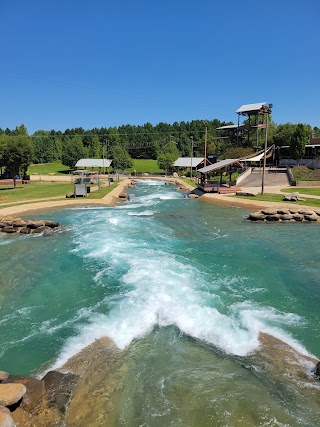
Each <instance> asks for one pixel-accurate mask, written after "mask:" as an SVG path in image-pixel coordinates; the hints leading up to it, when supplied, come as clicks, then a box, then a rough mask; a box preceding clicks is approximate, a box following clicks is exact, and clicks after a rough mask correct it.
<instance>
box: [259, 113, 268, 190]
mask: <svg viewBox="0 0 320 427" xmlns="http://www.w3.org/2000/svg"><path fill="white" fill-rule="evenodd" d="M266 116H267V117H266V139H265V141H264V158H263V171H262V182H261V194H263V192H264V178H265V172H266V162H267V159H266V157H267V146H268V122H269V113H266Z"/></svg>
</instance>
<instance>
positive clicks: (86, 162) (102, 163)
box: [76, 159, 112, 168]
mask: <svg viewBox="0 0 320 427" xmlns="http://www.w3.org/2000/svg"><path fill="white" fill-rule="evenodd" d="M111 162H112V160H109V159H80V160H78V161H77V163H76V168H91V167H94V168H108V167H109V166H110V165H111Z"/></svg>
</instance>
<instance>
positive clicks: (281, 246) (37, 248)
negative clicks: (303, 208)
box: [0, 181, 320, 426]
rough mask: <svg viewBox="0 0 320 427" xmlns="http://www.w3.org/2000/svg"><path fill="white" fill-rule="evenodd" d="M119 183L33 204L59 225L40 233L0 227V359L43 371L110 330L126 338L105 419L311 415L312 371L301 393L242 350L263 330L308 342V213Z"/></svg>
mask: <svg viewBox="0 0 320 427" xmlns="http://www.w3.org/2000/svg"><path fill="white" fill-rule="evenodd" d="M131 192H132V193H133V194H134V195H135V199H134V200H133V201H131V202H126V203H121V204H119V205H117V206H116V207H113V208H104V207H103V208H75V209H66V210H60V211H53V212H50V213H47V214H45V215H44V214H42V217H46V218H48V219H54V220H57V221H59V222H61V223H62V224H64V226H65V229H64V230H63V231H62V232H59V233H55V234H54V235H53V236H52V237H44V236H21V237H20V236H19V237H17V236H15V237H12V236H11V237H10V236H2V237H1V238H0V251H1V276H0V304H1V319H0V340H1V346H0V357H1V366H0V369H2V370H7V371H9V372H11V373H13V374H25V373H37V372H42V371H44V370H46V369H49V368H52V367H58V366H61V365H62V364H63V363H64V362H65V361H66V360H67V359H68V358H69V357H70V356H72V355H74V354H76V353H77V352H79V351H80V350H81V349H83V348H84V347H85V346H86V345H88V344H90V343H91V342H93V341H94V340H95V339H96V338H99V337H102V336H108V337H111V338H112V339H113V340H114V342H115V343H116V344H117V346H118V347H119V348H120V349H128V351H129V358H128V359H127V361H126V369H125V372H126V374H125V375H124V376H123V378H122V380H121V381H120V385H119V387H118V389H117V392H116V393H115V395H114V397H113V398H112V399H111V402H110V408H112V411H114V413H115V415H114V419H115V420H117V421H115V422H114V423H113V424H114V425H130V426H135V425H137V426H138V425H144V426H149V425H150V426H151V425H152V426H153V425H154V426H158V425H159V426H166V425H184V426H186V425H187V426H202V425H217V426H220V425H221V426H227V425H230V426H232V425H243V426H247V425H252V426H258V425H268V426H273V425H279V426H280V425H290V426H291V425H306V426H307V425H308V426H312V425H315V426H316V425H319V424H320V419H319V418H317V417H319V415H317V412H318V411H317V410H316V408H318V406H317V404H318V403H319V401H318V400H317V399H316V398H314V393H316V396H318V395H319V393H320V390H319V387H317V384H314V385H313V384H312V385H311V386H310V385H308V386H304V385H303V384H302V385H301V384H300V385H299V387H300V386H301V389H306V388H309V389H312V390H313V392H312V393H313V394H312V395H311V396H304V397H302V395H299V393H301V389H297V385H296V383H295V385H293V384H291V383H287V382H286V379H284V378H273V377H272V376H271V374H270V372H265V371H261V370H259V369H258V368H257V366H258V365H259V362H253V360H252V359H250V355H251V354H253V353H254V351H255V350H256V349H257V348H258V346H259V341H258V335H259V332H266V333H268V334H270V335H271V336H273V337H276V338H279V339H281V340H282V341H283V342H285V343H288V344H289V345H290V346H292V347H293V348H294V349H295V350H297V351H299V352H300V353H303V354H310V355H315V356H316V357H319V356H320V340H319V337H320V333H319V332H320V326H319V304H320V284H319V277H320V275H319V273H320V271H319V270H320V266H319V263H318V259H317V258H318V256H317V255H318V254H319V250H318V241H319V237H320V227H319V226H316V225H312V224H252V223H248V222H247V221H246V220H245V218H246V216H247V212H246V211H244V210H241V209H237V208H225V207H221V206H217V205H215V204H211V203H206V202H203V201H199V200H187V199H185V198H184V197H183V195H182V194H181V193H179V192H178V191H176V189H175V187H173V186H168V185H165V184H164V183H162V182H155V181H145V182H139V184H138V186H137V188H135V189H132V191H131ZM36 217H39V215H37V216H36ZM310 369H311V366H306V372H307V371H308V370H310ZM300 383H301V381H300ZM314 390H315V391H314ZM299 396H300V397H299ZM299 399H300V400H299ZM297 400H299V402H300V403H299V404H298V403H297ZM293 402H295V403H294V404H293ZM306 402H307V403H306ZM110 408H109V410H111V409H110ZM97 425H99V424H97Z"/></svg>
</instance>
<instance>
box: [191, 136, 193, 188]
mask: <svg viewBox="0 0 320 427" xmlns="http://www.w3.org/2000/svg"><path fill="white" fill-rule="evenodd" d="M192 157H193V136H191V167H190V179H191V181H192Z"/></svg>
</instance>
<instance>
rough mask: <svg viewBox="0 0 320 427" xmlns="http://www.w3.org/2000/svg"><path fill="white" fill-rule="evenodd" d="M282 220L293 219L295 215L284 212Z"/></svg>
mask: <svg viewBox="0 0 320 427" xmlns="http://www.w3.org/2000/svg"><path fill="white" fill-rule="evenodd" d="M280 219H281V221H291V220H292V219H293V220H294V218H293V215H290V214H283V215H281V216H280Z"/></svg>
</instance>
